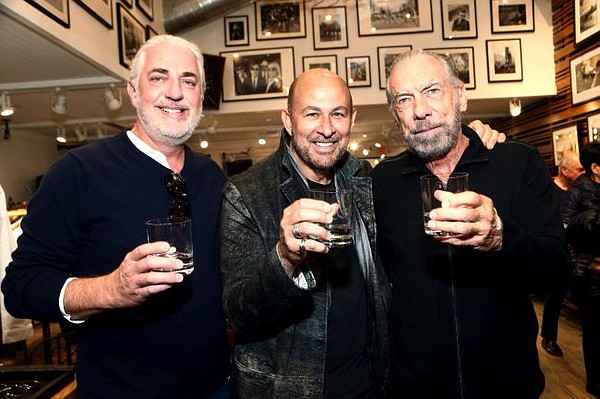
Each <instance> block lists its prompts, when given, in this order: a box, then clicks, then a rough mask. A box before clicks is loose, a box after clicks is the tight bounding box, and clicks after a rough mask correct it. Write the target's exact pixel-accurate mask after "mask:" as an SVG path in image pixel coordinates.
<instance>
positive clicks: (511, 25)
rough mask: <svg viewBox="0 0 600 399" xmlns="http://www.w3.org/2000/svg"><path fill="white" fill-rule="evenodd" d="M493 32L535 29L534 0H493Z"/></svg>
mask: <svg viewBox="0 0 600 399" xmlns="http://www.w3.org/2000/svg"><path fill="white" fill-rule="evenodd" d="M490 11H491V14H492V16H491V21H492V33H513V32H533V31H535V12H534V9H533V0H492V4H491V9H490Z"/></svg>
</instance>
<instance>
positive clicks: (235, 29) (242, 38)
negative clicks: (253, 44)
mask: <svg viewBox="0 0 600 399" xmlns="http://www.w3.org/2000/svg"><path fill="white" fill-rule="evenodd" d="M223 21H224V22H225V29H224V32H225V46H226V47H233V46H248V45H249V44H250V37H249V35H248V16H247V15H232V16H230V17H225V18H224V20H223Z"/></svg>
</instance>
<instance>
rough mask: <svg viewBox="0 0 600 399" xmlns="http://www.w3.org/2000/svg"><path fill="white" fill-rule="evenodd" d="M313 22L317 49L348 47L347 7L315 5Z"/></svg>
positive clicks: (314, 40) (315, 47)
mask: <svg viewBox="0 0 600 399" xmlns="http://www.w3.org/2000/svg"><path fill="white" fill-rule="evenodd" d="M312 22H313V44H314V49H315V50H322V49H334V48H348V21H347V19H346V7H344V6H338V7H314V8H313V9H312Z"/></svg>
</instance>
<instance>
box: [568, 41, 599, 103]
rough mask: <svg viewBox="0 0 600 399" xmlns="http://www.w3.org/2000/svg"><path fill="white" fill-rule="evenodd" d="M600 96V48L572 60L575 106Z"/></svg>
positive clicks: (572, 94)
mask: <svg viewBox="0 0 600 399" xmlns="http://www.w3.org/2000/svg"><path fill="white" fill-rule="evenodd" d="M598 96H600V47H597V48H595V49H594V50H591V51H588V52H587V53H585V54H583V55H580V56H579V57H577V58H574V59H572V60H571V97H572V101H573V104H578V103H582V102H585V101H589V100H591V99H593V98H596V97H598Z"/></svg>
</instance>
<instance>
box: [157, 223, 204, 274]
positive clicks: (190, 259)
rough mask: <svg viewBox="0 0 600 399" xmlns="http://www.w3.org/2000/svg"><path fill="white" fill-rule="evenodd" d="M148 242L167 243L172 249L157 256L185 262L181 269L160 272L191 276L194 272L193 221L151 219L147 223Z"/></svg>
mask: <svg viewBox="0 0 600 399" xmlns="http://www.w3.org/2000/svg"><path fill="white" fill-rule="evenodd" d="M146 232H147V235H148V242H155V241H166V242H168V243H169V245H170V246H171V248H169V250H168V251H167V252H165V253H162V254H155V255H154V256H161V257H166V258H177V259H180V260H181V261H182V262H183V267H182V268H181V269H162V270H156V271H160V272H166V273H169V272H177V273H181V274H185V275H188V274H191V273H192V271H194V249H193V248H194V246H193V241H192V220H191V219H190V218H186V217H167V218H156V219H150V220H148V221H147V222H146Z"/></svg>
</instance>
